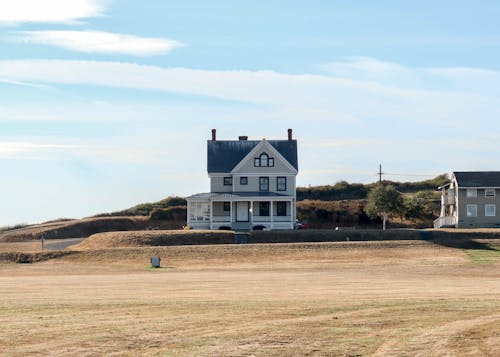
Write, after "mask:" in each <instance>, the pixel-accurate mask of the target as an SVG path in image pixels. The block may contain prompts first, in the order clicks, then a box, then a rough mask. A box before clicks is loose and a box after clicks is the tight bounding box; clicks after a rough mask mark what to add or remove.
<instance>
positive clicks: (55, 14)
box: [0, 0, 107, 25]
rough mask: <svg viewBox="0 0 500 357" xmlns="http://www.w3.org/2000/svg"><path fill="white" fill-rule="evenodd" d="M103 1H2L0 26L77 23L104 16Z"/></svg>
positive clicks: (0, 1)
mask: <svg viewBox="0 0 500 357" xmlns="http://www.w3.org/2000/svg"><path fill="white" fill-rule="evenodd" d="M106 3H107V1H102V0H71V1H68V0H43V1H41V0H15V1H12V0H0V25H2V24H3V25H16V24H20V23H28V22H38V23H77V22H78V21H80V20H82V19H85V18H90V17H96V16H101V15H103V12H104V10H105V7H106Z"/></svg>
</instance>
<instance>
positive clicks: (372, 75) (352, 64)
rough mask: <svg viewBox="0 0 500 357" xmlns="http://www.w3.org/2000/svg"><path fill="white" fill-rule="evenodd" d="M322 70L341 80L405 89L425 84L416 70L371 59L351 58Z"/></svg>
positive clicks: (324, 67)
mask: <svg viewBox="0 0 500 357" xmlns="http://www.w3.org/2000/svg"><path fill="white" fill-rule="evenodd" d="M322 68H323V69H324V70H326V71H327V72H328V73H331V74H332V75H334V76H335V77H339V78H349V79H353V80H362V81H373V82H378V83H385V84H391V85H397V86H403V87H415V86H418V85H422V84H423V83H424V81H423V80H422V78H421V74H420V73H419V71H416V70H415V69H414V68H407V67H405V66H402V65H400V64H398V63H393V62H388V61H381V60H378V59H375V58H370V57H360V56H355V57H350V58H349V59H348V60H346V61H342V62H332V63H328V64H326V65H324V66H322Z"/></svg>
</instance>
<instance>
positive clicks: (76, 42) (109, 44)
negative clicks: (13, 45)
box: [13, 31, 183, 56]
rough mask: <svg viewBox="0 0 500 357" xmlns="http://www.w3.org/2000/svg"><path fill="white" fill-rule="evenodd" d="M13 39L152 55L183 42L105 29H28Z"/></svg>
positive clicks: (97, 50)
mask: <svg viewBox="0 0 500 357" xmlns="http://www.w3.org/2000/svg"><path fill="white" fill-rule="evenodd" d="M17 34H18V35H17V36H15V37H14V38H13V39H14V40H16V41H20V42H26V43H35V44H42V45H50V46H56V47H61V48H65V49H68V50H71V51H77V52H86V53H116V54H126V55H135V56H150V55H157V54H164V53H167V52H169V51H171V50H173V49H174V48H177V47H181V46H183V44H182V43H180V42H177V41H174V40H170V39H163V38H148V37H138V36H132V35H124V34H118V33H111V32H102V31H25V32H18V33H17Z"/></svg>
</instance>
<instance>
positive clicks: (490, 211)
mask: <svg viewBox="0 0 500 357" xmlns="http://www.w3.org/2000/svg"><path fill="white" fill-rule="evenodd" d="M496 208H497V207H496V205H495V204H487V205H484V215H485V216H486V217H495V216H496V210H497V209H496Z"/></svg>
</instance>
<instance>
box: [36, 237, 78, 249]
mask: <svg viewBox="0 0 500 357" xmlns="http://www.w3.org/2000/svg"><path fill="white" fill-rule="evenodd" d="M84 239H85V238H68V239H48V240H46V241H45V244H44V248H45V249H46V250H63V249H66V248H68V247H70V246H72V245H75V244H78V243H80V242H81V241H83V240H84Z"/></svg>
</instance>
